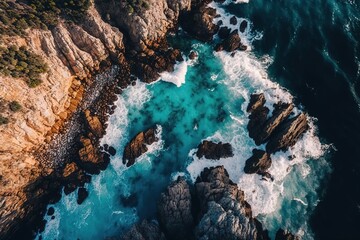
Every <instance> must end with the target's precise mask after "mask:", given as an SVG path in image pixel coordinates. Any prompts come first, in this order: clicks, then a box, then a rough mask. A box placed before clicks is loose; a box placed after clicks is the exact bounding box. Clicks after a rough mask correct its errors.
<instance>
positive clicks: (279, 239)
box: [275, 228, 300, 240]
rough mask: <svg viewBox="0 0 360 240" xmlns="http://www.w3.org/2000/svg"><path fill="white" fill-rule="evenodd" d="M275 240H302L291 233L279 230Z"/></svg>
mask: <svg viewBox="0 0 360 240" xmlns="http://www.w3.org/2000/svg"><path fill="white" fill-rule="evenodd" d="M275 240H300V238H299V237H298V236H295V235H293V234H292V233H291V232H288V231H284V230H283V229H281V228H280V229H279V230H278V231H277V232H276V236H275Z"/></svg>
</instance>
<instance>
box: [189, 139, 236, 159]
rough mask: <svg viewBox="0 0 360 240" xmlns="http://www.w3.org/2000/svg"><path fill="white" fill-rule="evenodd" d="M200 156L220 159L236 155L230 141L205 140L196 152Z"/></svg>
mask: <svg viewBox="0 0 360 240" xmlns="http://www.w3.org/2000/svg"><path fill="white" fill-rule="evenodd" d="M196 156H197V157H198V158H202V157H205V158H207V159H213V160H218V159H220V158H227V157H232V156H234V154H233V152H232V147H231V145H230V143H221V142H219V143H214V142H211V141H207V140H204V141H203V142H202V143H200V144H199V146H198V150H197V152H196Z"/></svg>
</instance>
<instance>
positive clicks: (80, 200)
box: [76, 187, 89, 205]
mask: <svg viewBox="0 0 360 240" xmlns="http://www.w3.org/2000/svg"><path fill="white" fill-rule="evenodd" d="M88 196H89V192H88V191H87V190H86V188H84V187H81V188H79V189H78V195H77V199H76V202H77V204H79V205H80V204H82V203H83V202H84V201H85V199H86V198H87V197H88Z"/></svg>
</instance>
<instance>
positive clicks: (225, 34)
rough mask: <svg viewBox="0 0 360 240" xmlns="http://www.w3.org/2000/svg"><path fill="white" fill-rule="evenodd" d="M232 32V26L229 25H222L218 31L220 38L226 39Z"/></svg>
mask: <svg viewBox="0 0 360 240" xmlns="http://www.w3.org/2000/svg"><path fill="white" fill-rule="evenodd" d="M230 32H231V29H230V28H228V27H221V28H220V29H219V33H218V35H219V38H221V39H226V38H227V37H229V35H230Z"/></svg>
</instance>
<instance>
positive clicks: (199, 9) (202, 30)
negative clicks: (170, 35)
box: [180, 0, 219, 42]
mask: <svg viewBox="0 0 360 240" xmlns="http://www.w3.org/2000/svg"><path fill="white" fill-rule="evenodd" d="M210 2H211V1H210V0H204V1H193V3H192V6H191V11H189V12H186V13H184V15H183V17H182V18H181V19H180V20H181V21H180V23H181V26H182V27H183V28H184V30H185V31H187V32H188V33H190V34H191V35H193V36H194V37H195V38H197V39H199V40H201V41H204V42H209V41H211V40H212V38H213V36H214V35H215V34H216V32H217V31H218V30H219V26H217V25H216V24H214V18H215V17H216V10H215V9H213V8H210V7H208V6H207V4H208V3H210Z"/></svg>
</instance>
